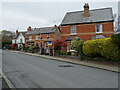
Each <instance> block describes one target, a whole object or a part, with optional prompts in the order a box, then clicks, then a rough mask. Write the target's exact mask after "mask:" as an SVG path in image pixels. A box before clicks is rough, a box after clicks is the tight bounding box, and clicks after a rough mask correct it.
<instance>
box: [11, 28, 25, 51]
mask: <svg viewBox="0 0 120 90" xmlns="http://www.w3.org/2000/svg"><path fill="white" fill-rule="evenodd" d="M25 33H26V32H18V30H16V35H15V37H14V38H13V40H12V46H13V48H14V47H15V46H17V47H18V49H21V48H23V47H24V46H25Z"/></svg>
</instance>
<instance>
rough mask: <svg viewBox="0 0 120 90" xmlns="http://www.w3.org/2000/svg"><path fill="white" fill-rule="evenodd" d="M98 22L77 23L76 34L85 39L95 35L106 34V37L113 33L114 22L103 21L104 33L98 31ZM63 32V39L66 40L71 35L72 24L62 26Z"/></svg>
mask: <svg viewBox="0 0 120 90" xmlns="http://www.w3.org/2000/svg"><path fill="white" fill-rule="evenodd" d="M96 24H97V23H93V24H81V25H75V26H76V29H77V34H76V36H79V37H80V38H81V39H83V40H89V39H91V38H92V37H93V36H95V35H105V36H106V37H110V36H111V35H112V34H113V33H114V30H113V27H114V26H113V23H112V22H108V23H101V24H102V28H103V33H96V27H95V26H96ZM61 32H62V39H63V40H66V39H67V38H68V37H69V36H72V35H70V25H67V26H61Z"/></svg>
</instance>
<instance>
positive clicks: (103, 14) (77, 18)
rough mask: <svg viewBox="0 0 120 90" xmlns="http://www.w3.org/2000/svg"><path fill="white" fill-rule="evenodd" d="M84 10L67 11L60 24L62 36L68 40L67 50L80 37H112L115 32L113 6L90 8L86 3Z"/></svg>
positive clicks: (88, 38)
mask: <svg viewBox="0 0 120 90" xmlns="http://www.w3.org/2000/svg"><path fill="white" fill-rule="evenodd" d="M83 9H84V10H83V11H75V12H68V13H66V15H65V17H64V19H63V20H62V22H61V24H60V28H61V33H62V35H61V37H62V39H63V40H65V41H67V43H68V47H67V50H68V51H69V50H70V41H71V40H73V39H75V38H79V39H81V40H84V41H85V40H90V39H97V38H106V37H110V36H111V35H112V34H113V33H114V24H113V22H114V19H113V13H112V8H101V9H94V10H89V5H88V4H87V3H85V5H84V6H83Z"/></svg>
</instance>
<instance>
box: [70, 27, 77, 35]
mask: <svg viewBox="0 0 120 90" xmlns="http://www.w3.org/2000/svg"><path fill="white" fill-rule="evenodd" d="M70 33H71V34H76V26H70Z"/></svg>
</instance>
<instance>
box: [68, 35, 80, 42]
mask: <svg viewBox="0 0 120 90" xmlns="http://www.w3.org/2000/svg"><path fill="white" fill-rule="evenodd" d="M74 39H80V37H78V36H70V37H68V38H67V39H66V41H71V40H74Z"/></svg>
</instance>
